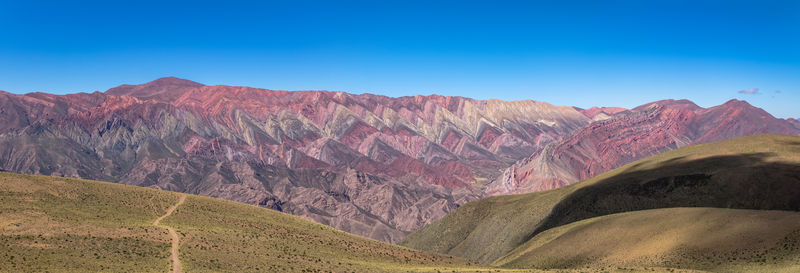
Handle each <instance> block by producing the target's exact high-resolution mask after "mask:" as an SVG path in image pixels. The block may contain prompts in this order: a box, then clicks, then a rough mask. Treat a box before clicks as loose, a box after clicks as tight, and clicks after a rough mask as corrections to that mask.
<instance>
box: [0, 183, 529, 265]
mask: <svg viewBox="0 0 800 273" xmlns="http://www.w3.org/2000/svg"><path fill="white" fill-rule="evenodd" d="M182 196H184V195H183V194H180V193H174V192H168V191H162V190H154V189H148V188H140V187H134V186H127V185H119V184H113V183H106V182H97V181H86V180H79V179H68V178H54V177H46V176H31V175H19V174H9V173H0V208H2V210H0V271H2V272H48V271H49V272H101V271H102V272H168V271H170V268H171V267H172V266H173V265H171V260H170V248H171V247H170V242H171V240H172V239H171V238H170V234H169V232H168V229H167V227H170V228H173V229H174V231H175V234H176V235H177V239H176V242H178V243H177V246H176V247H178V248H179V251H178V252H179V254H178V255H176V257H179V261H180V264H181V267H182V269H183V271H185V272H257V271H258V272H331V271H332V272H407V271H414V272H416V271H422V272H435V271H437V270H439V271H448V272H449V271H462V272H472V271H476V270H488V269H490V268H486V267H476V266H471V265H470V264H471V263H469V262H467V261H464V260H461V259H458V258H452V257H448V256H444V255H438V254H430V253H424V252H419V251H414V250H411V249H408V248H404V247H399V246H395V245H390V244H387V243H383V242H379V241H375V240H372V239H367V238H363V237H359V236H355V235H351V234H349V233H345V232H342V231H339V230H335V229H333V228H331V227H328V226H324V225H321V224H317V223H314V222H311V221H308V220H305V219H301V218H299V217H295V216H291V215H288V214H284V213H280V212H276V211H273V210H269V209H264V208H259V207H255V206H250V205H245V204H240V203H236V202H231V201H225V200H219V199H213V198H208V197H200V196H195V195H185V197H184V198H185V200H184V201H183V202H182V203H179V200H181V199H182V198H181V197H182ZM176 204H178V205H177V206H176ZM171 206H176V207H175V208H174V209H173V210H174V211H168V208H170V207H171ZM169 212H171V213H169ZM160 216H165V217H161V218H159V217H160ZM157 218H159V219H160V221H159V222H157V223H155V225H154V223H153V222H154V220H156V219H157ZM176 250H178V249H176ZM491 270H492V271H496V270H499V269H491ZM510 271H513V272H527V271H524V270H510Z"/></svg>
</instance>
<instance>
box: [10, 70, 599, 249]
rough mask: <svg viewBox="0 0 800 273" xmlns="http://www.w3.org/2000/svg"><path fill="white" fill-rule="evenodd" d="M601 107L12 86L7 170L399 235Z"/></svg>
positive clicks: (163, 86) (180, 87) (159, 85)
mask: <svg viewBox="0 0 800 273" xmlns="http://www.w3.org/2000/svg"><path fill="white" fill-rule="evenodd" d="M589 122H590V119H589V118H587V117H586V116H584V115H583V114H581V113H580V112H578V111H576V110H575V109H573V108H572V107H567V106H553V105H550V104H547V103H542V102H535V101H516V102H504V101H498V100H488V101H480V100H472V99H468V98H462V97H442V96H415V97H401V98H389V97H385V96H377V95H371V94H363V95H352V94H348V93H343V92H326V91H300V92H287V91H273V90H265V89H255V88H249V87H234V86H204V85H202V84H199V83H195V82H191V81H187V80H182V79H177V78H163V79H159V80H156V81H153V82H150V83H146V84H142V85H122V86H119V87H116V88H113V89H110V90H108V91H107V92H105V93H100V92H95V93H92V94H85V93H81V94H72V95H51V94H44V93H31V94H25V95H14V94H9V93H0V169H3V170H7V171H13V172H19V173H32V174H45V175H55V176H67V177H81V178H88V179H96V180H105V181H115V182H120V183H125V184H132V185H140V186H148V187H154V188H161V189H169V190H174V191H182V192H189V193H195V194H202V195H207V196H213V197H221V198H226V199H230V200H235V201H240V202H245V203H249V204H255V205H260V206H265V207H270V208H273V209H277V210H282V211H284V212H288V213H292V214H295V215H300V216H303V217H306V218H309V219H313V220H315V221H318V222H321V223H324V224H328V225H331V226H333V227H336V228H339V229H342V230H345V231H349V232H352V233H356V234H359V235H363V236H367V237H371V238H375V239H379V240H383V241H389V242H397V241H399V240H401V239H402V238H403V237H404V236H405V234H407V233H408V232H410V231H413V230H416V229H418V228H420V227H422V226H423V225H425V224H427V223H430V222H431V221H433V220H436V219H438V218H441V217H442V216H444V215H445V214H446V213H447V212H449V211H450V210H452V209H454V208H456V207H457V206H458V205H460V204H462V203H465V202H467V201H470V200H474V199H476V198H480V197H482V196H483V188H484V186H485V184H486V183H487V182H488V181H491V180H493V179H494V178H495V176H497V175H498V174H500V172H501V170H503V169H505V168H507V167H509V166H511V165H512V164H513V163H514V162H516V161H519V160H521V159H523V158H525V157H527V156H529V155H531V154H533V153H536V152H538V151H539V150H540V149H541V148H542V147H544V145H546V144H548V143H550V142H552V141H554V140H556V139H558V138H559V137H560V136H562V135H565V134H567V133H569V132H572V131H575V130H577V129H579V128H581V127H583V126H585V125H587V124H588V123H589Z"/></svg>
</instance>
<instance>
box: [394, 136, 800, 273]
mask: <svg viewBox="0 0 800 273" xmlns="http://www.w3.org/2000/svg"><path fill="white" fill-rule="evenodd" d="M668 207H721V208H740V209H772V210H798V209H800V137H794V136H784V135H759V136H752V137H742V138H736V139H731V140H726V141H721V142H715V143H709V144H703V145H695V146H688V147H683V148H680V149H677V150H673V151H670V152H666V153H663V154H659V155H656V156H653V157H649V158H646V159H643V160H639V161H636V162H633V163H631V164H627V165H625V166H623V167H620V168H618V169H615V170H613V171H610V172H607V173H604V174H601V175H599V176H596V177H594V178H591V179H588V180H585V181H582V182H579V183H576V184H573V185H570V186H568V187H564V188H560V189H556V190H551V191H545V192H537V193H531V194H524V195H510V196H497V197H491V198H486V199H483V200H478V201H474V202H470V203H467V204H465V205H463V206H461V207H460V208H458V209H457V210H455V211H454V212H452V213H450V214H449V215H448V216H446V217H445V218H443V219H441V220H439V221H437V222H434V223H433V224H431V225H429V226H427V227H426V228H424V229H422V230H419V231H417V232H415V233H412V234H410V235H409V236H408V237H407V238H406V240H405V241H404V242H403V243H402V244H403V245H406V246H409V247H412V248H415V249H421V250H427V251H435V252H440V253H447V254H452V255H455V256H460V257H464V258H468V259H472V260H475V261H479V262H482V263H491V262H493V261H495V260H496V259H497V258H500V257H501V256H503V255H505V254H506V253H508V252H509V251H511V250H513V249H515V248H517V247H518V246H520V245H521V244H523V243H525V242H526V241H527V240H528V239H530V238H532V237H533V236H535V235H536V234H538V233H540V232H542V231H544V230H547V229H549V228H553V227H557V226H560V225H564V224H568V223H571V222H575V221H578V220H582V219H588V218H592V217H597V216H603V215H608V214H613V213H619V212H626V211H635V210H644V209H655V208H668Z"/></svg>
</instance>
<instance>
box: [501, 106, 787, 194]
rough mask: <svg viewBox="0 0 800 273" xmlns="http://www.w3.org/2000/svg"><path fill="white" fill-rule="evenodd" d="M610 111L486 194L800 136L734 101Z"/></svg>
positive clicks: (535, 188) (536, 155) (524, 189)
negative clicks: (701, 147) (761, 139)
mask: <svg viewBox="0 0 800 273" xmlns="http://www.w3.org/2000/svg"><path fill="white" fill-rule="evenodd" d="M582 112H583V113H584V114H586V113H587V111H582ZM598 112H599V111H598ZM615 112H616V113H613V114H612V116H610V117H609V118H606V119H603V120H601V121H597V122H593V123H591V124H589V125H588V126H586V127H584V128H582V129H580V130H578V131H576V132H574V133H572V134H569V135H566V136H565V137H563V138H562V139H560V140H559V141H556V142H553V143H550V144H549V145H547V146H546V147H545V148H544V149H542V150H540V151H538V152H535V153H534V154H533V155H532V156H530V157H528V158H526V159H524V160H522V161H520V162H518V163H517V164H514V165H513V166H511V167H509V168H508V169H506V170H505V171H504V172H503V174H502V175H501V176H499V177H498V178H497V179H495V180H494V181H492V182H491V183H490V185H489V187H488V189H487V194H489V195H497V194H509V193H523V192H531V191H542V190H549V189H554V188H558V187H561V186H565V185H568V184H571V183H574V182H577V181H580V180H583V179H587V178H590V177H593V176H595V175H598V174H601V173H603V172H606V171H609V170H612V169H615V168H617V167H620V166H622V165H625V164H627V163H630V162H633V161H636V160H638V159H641V158H645V157H648V156H651V155H655V154H658V153H662V152H665V151H668V150H672V149H676V148H678V147H683V146H687V145H693V144H701V143H708V142H714V141H719V140H725V139H729V138H734V137H740V136H748V135H757V134H765V133H776V134H789V135H800V127H796V126H794V125H792V124H791V122H790V121H787V120H783V119H777V118H775V117H773V116H772V115H770V114H769V113H767V112H766V111H764V110H762V109H760V108H756V107H753V106H751V105H750V104H748V103H747V102H745V101H739V100H731V101H728V102H726V103H725V104H722V105H719V106H715V107H711V108H701V107H699V106H697V105H695V104H694V103H692V102H691V101H688V100H677V101H676V100H664V101H657V102H654V103H648V104H645V105H642V106H639V107H636V108H634V109H632V110H630V111H615ZM587 116H589V117H591V115H587Z"/></svg>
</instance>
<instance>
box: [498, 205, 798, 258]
mask: <svg viewBox="0 0 800 273" xmlns="http://www.w3.org/2000/svg"><path fill="white" fill-rule="evenodd" d="M493 264H494V265H498V266H503V267H519V268H587V267H589V268H610V269H618V268H645V267H646V268H654V267H655V268H682V269H697V270H704V271H711V272H798V271H800V213H798V212H789V211H764V210H739V209H721V208H666V209H654V210H641V211H633V212H625V213H617V214H611V215H606V216H600V217H595V218H591V219H586V220H581V221H578V222H574V223H570V224H567V225H563V226H559V227H556V228H553V229H549V230H547V231H544V232H542V233H540V234H537V235H536V236H535V237H533V238H532V239H530V240H528V241H527V242H525V243H524V244H522V245H521V246H519V247H518V248H516V249H514V250H513V251H511V252H510V253H508V254H506V255H504V256H503V257H501V258H500V259H498V260H497V261H495V262H494V263H493Z"/></svg>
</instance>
